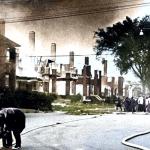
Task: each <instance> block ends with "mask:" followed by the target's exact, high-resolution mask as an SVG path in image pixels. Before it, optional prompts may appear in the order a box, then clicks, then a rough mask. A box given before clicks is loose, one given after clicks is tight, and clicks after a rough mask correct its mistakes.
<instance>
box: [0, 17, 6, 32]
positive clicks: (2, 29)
mask: <svg viewBox="0 0 150 150" xmlns="http://www.w3.org/2000/svg"><path fill="white" fill-rule="evenodd" d="M0 34H1V35H5V21H4V20H3V19H0Z"/></svg>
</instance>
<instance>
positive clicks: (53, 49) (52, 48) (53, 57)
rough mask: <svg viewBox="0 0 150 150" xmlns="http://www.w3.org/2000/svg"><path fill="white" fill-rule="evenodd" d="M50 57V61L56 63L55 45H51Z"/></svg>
mask: <svg viewBox="0 0 150 150" xmlns="http://www.w3.org/2000/svg"><path fill="white" fill-rule="evenodd" d="M51 56H52V58H51V59H52V60H53V61H56V43H51Z"/></svg>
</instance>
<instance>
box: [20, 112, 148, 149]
mask: <svg viewBox="0 0 150 150" xmlns="http://www.w3.org/2000/svg"><path fill="white" fill-rule="evenodd" d="M26 116H27V122H26V129H25V130H24V132H23V135H22V147H23V148H22V149H23V150H134V149H133V148H128V147H126V146H124V145H122V144H121V140H122V139H123V138H124V137H126V136H129V135H132V134H136V133H139V132H144V131H146V130H150V119H149V118H150V115H145V114H143V113H138V114H131V113H128V114H111V115H102V116H100V115H97V116H89V115H85V116H71V115H65V114H63V113H37V114H26ZM42 126H45V127H42ZM34 129H35V130H34ZM149 138H150V135H146V136H142V137H137V138H136V139H134V140H131V141H132V142H133V143H138V144H141V145H144V146H147V147H149V148H150V143H149Z"/></svg>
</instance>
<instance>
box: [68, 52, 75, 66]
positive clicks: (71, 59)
mask: <svg viewBox="0 0 150 150" xmlns="http://www.w3.org/2000/svg"><path fill="white" fill-rule="evenodd" d="M69 64H70V67H72V68H73V67H74V52H73V51H71V52H70V60H69Z"/></svg>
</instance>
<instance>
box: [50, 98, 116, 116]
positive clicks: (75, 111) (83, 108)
mask: <svg viewBox="0 0 150 150" xmlns="http://www.w3.org/2000/svg"><path fill="white" fill-rule="evenodd" d="M52 105H53V110H54V111H63V112H66V113H67V114H71V115H96V114H104V113H112V112H114V111H115V108H114V105H113V104H108V103H100V104H83V103H82V102H75V103H72V102H70V103H68V102H67V104H64V102H63V103H60V101H59V103H56V102H55V103H53V104H52Z"/></svg>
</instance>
